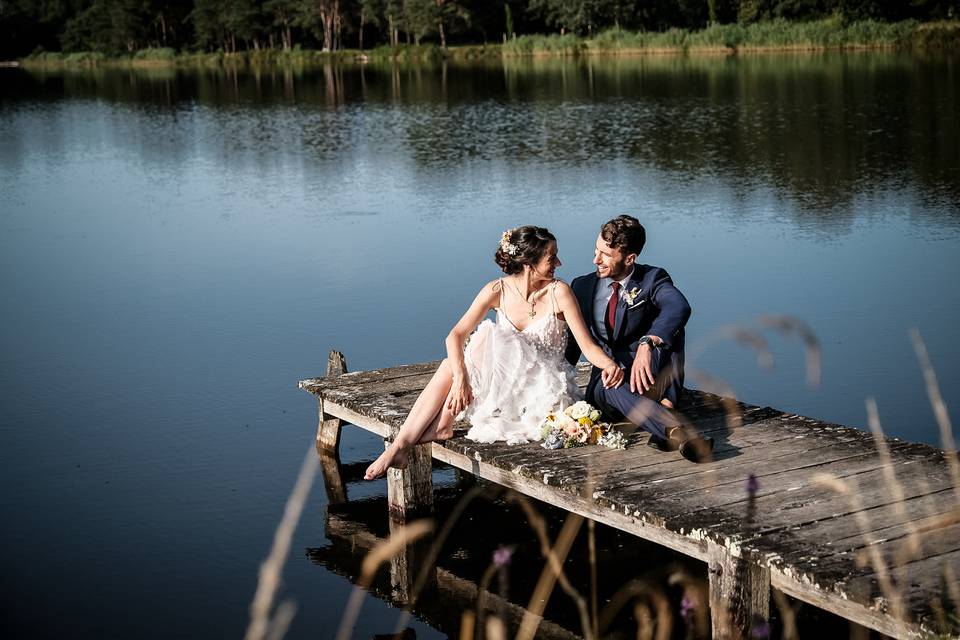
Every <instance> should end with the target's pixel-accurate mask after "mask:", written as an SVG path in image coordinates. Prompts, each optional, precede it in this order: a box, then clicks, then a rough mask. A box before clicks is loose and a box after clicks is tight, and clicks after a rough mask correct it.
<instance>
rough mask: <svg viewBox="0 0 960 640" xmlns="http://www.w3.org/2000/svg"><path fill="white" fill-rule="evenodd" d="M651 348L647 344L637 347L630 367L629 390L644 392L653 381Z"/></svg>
mask: <svg viewBox="0 0 960 640" xmlns="http://www.w3.org/2000/svg"><path fill="white" fill-rule="evenodd" d="M652 365H653V348H652V347H651V346H650V345H649V344H641V345H640V346H639V347H638V348H637V355H636V357H635V358H634V359H633V366H632V367H630V391H633V392H634V393H646V391H647V389H650V388H651V387H652V386H653V383H654V377H653V366H652Z"/></svg>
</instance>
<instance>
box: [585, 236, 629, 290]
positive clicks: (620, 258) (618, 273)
mask: <svg viewBox="0 0 960 640" xmlns="http://www.w3.org/2000/svg"><path fill="white" fill-rule="evenodd" d="M636 259H637V254H635V253H628V254H626V255H624V253H623V251H622V250H621V249H620V248H619V247H611V246H610V245H609V244H607V241H606V240H604V239H603V236H602V235H598V236H597V246H596V248H595V249H594V250H593V264H595V265H596V266H597V276H598V277H600V278H610V279H612V280H620V279H622V278H623V277H624V276H625V275H627V273H628V272H629V271H630V269H632V268H633V262H634V261H635V260H636Z"/></svg>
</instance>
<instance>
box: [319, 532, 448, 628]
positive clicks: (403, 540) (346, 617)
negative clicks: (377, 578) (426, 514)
mask: <svg viewBox="0 0 960 640" xmlns="http://www.w3.org/2000/svg"><path fill="white" fill-rule="evenodd" d="M433 529H434V522H433V520H430V519H423V520H415V521H414V522H411V523H410V524H408V525H405V526H403V527H400V528H399V529H397V530H396V531H394V532H393V534H392V535H391V536H390V537H389V538H387V539H386V540H384V541H383V542H381V543H380V544H378V545H377V546H375V547H374V548H373V549H371V550H370V552H369V553H368V554H367V556H366V557H365V558H364V559H363V565H362V566H361V570H360V577H359V578H357V584H356V585H355V586H354V588H353V591H352V592H351V593H350V599H349V600H348V601H347V607H346V609H345V611H344V614H343V618H341V620H340V630H339V631H338V632H337V640H349V638H350V637H351V633H352V631H353V625H354V623H355V622H356V619H357V615H358V614H359V613H360V607H361V606H362V605H363V595H364V592H365V591H366V589H367V588H368V587H369V586H370V584H371V582H373V576H374V575H376V573H377V569H378V568H379V567H380V565H381V564H383V563H384V562H387V561H389V560H390V558H392V557H393V556H395V555H397V553H399V552H400V551H401V550H403V549H404V547H406V546H407V545H410V544H413V543H414V542H415V541H416V540H418V539H420V538H422V537H423V536H425V535H427V534H428V533H430V532H431V531H433Z"/></svg>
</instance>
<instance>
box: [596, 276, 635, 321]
mask: <svg viewBox="0 0 960 640" xmlns="http://www.w3.org/2000/svg"><path fill="white" fill-rule="evenodd" d="M632 277H633V269H632V268H631V269H630V272H629V273H628V274H627V275H625V276H624V277H623V278H621V279H620V280H616V282H619V283H620V293H619V297H620V299H621V300H623V299H624V297H625V296H626V294H627V283H628V282H630V278H632ZM614 282H615V281H614V280H612V279H611V278H600V279H599V280H598V281H597V288H596V290H595V291H594V292H593V326H594V327H595V328H596V330H597V335H599V336H605V335H607V305H608V304H610V296H611V295H612V293H613V289H611V288H610V287H611V285H612V284H613V283H614Z"/></svg>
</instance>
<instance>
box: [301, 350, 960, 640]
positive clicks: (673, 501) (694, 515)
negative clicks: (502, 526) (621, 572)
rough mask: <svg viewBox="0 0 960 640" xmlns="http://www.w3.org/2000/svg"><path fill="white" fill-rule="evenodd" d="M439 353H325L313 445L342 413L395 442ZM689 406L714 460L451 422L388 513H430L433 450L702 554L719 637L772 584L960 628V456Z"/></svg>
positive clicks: (329, 443)
mask: <svg viewBox="0 0 960 640" xmlns="http://www.w3.org/2000/svg"><path fill="white" fill-rule="evenodd" d="M437 364H438V363H437V362H428V363H423V364H414V365H404V366H400V367H394V368H390V369H380V370H374V371H363V372H356V373H346V365H345V362H344V361H343V357H342V355H340V354H339V353H337V352H331V356H330V362H329V364H328V372H327V375H326V376H324V377H322V378H315V379H310V380H304V381H302V382H301V383H300V387H301V388H303V389H304V390H306V391H309V392H310V393H312V394H314V395H315V396H316V397H317V398H318V401H319V407H320V424H319V427H318V431H317V447H318V451H326V452H332V453H334V454H335V453H336V450H337V447H338V442H339V433H340V428H341V426H342V424H343V422H348V423H351V424H354V425H356V426H359V427H361V428H363V429H366V430H368V431H371V432H373V433H376V434H378V435H380V436H381V437H383V438H384V440H385V441H389V440H390V439H391V438H392V437H393V435H394V434H395V433H396V431H397V429H398V428H399V427H400V425H401V424H402V422H403V419H404V417H405V416H406V414H407V412H408V411H409V409H410V407H411V406H412V404H413V402H414V400H415V399H416V397H417V395H418V394H419V392H420V390H421V389H423V387H424V386H425V385H426V383H427V381H428V380H429V378H430V376H431V375H432V374H433V372H434V370H435V369H436V366H437ZM587 373H588V369H587V368H585V367H581V368H580V370H579V371H578V375H579V382H580V383H581V384H585V382H586V375H587ZM680 409H681V412H682V414H683V416H684V418H685V420H686V421H687V422H688V423H689V424H691V425H693V426H694V427H695V428H696V429H697V430H699V431H700V432H701V433H703V434H709V435H711V436H713V437H714V439H715V441H716V446H715V451H714V458H713V460H712V461H710V462H707V463H703V464H698V465H695V464H692V463H690V462H688V461H686V460H684V459H682V458H681V457H680V456H679V455H678V454H677V453H676V452H661V451H658V450H655V449H652V448H650V447H647V446H645V444H646V440H647V435H646V434H645V433H643V432H638V433H633V434H631V435H629V437H628V439H627V440H628V447H627V450H626V451H615V450H609V449H604V448H601V447H583V448H576V449H567V450H556V451H549V450H546V449H543V448H542V447H540V446H539V444H537V443H531V444H528V445H522V446H508V445H506V444H502V443H496V444H478V443H474V442H471V441H469V440H467V439H466V438H464V437H463V432H462V431H458V432H457V433H456V434H455V437H454V438H452V439H450V440H448V441H446V442H444V443H433V444H432V445H422V446H418V447H416V451H414V453H413V455H412V456H411V460H410V465H409V466H408V468H407V469H405V470H402V471H400V470H394V469H391V470H390V472H389V473H388V476H387V485H388V502H389V508H390V511H391V515H392V516H393V517H394V518H395V519H399V520H402V519H406V518H410V517H412V516H414V515H416V514H420V513H422V512H424V511H429V509H430V508H431V505H432V484H431V483H432V480H431V468H432V460H434V459H435V460H439V461H442V462H445V463H448V464H450V465H453V466H454V467H457V468H459V469H462V470H464V471H467V472H470V473H472V474H474V475H475V476H477V477H479V478H483V479H485V480H488V481H490V482H494V483H497V484H499V485H503V486H505V487H508V488H510V489H513V490H515V491H518V492H520V493H522V494H525V495H528V496H531V497H534V498H536V499H538V500H542V501H544V502H546V503H549V504H551V505H554V506H557V507H560V508H562V509H565V510H567V511H569V512H572V513H576V514H579V515H582V516H585V517H587V518H591V519H593V520H595V521H596V522H601V523H603V524H606V525H609V526H611V527H615V528H617V529H620V530H622V531H625V532H628V533H631V534H633V535H636V536H639V537H641V538H644V539H646V540H650V541H652V542H656V543H658V544H662V545H664V546H666V547H669V548H670V549H673V550H675V551H678V552H680V553H683V554H685V555H687V556H690V557H692V558H695V559H698V560H701V561H703V562H706V563H707V564H708V574H709V582H710V609H711V621H712V626H713V635H714V637H732V636H737V635H738V634H739V633H740V632H741V631H743V629H744V628H745V625H748V624H750V622H749V621H751V620H757V619H766V618H767V617H768V616H769V611H770V589H771V588H772V589H775V590H778V591H780V592H782V593H784V594H787V595H789V596H792V597H794V598H797V599H799V600H801V601H803V602H807V603H810V604H812V605H814V606H816V607H820V608H822V609H824V610H826V611H829V612H832V613H835V614H837V615H839V616H842V617H843V618H846V619H848V620H851V621H853V622H856V623H858V624H861V625H863V626H865V627H868V628H871V629H875V630H877V631H879V632H881V633H883V634H885V635H888V636H892V637H896V638H916V637H929V636H931V635H935V634H943V633H944V632H945V631H949V633H950V634H953V636H954V637H956V635H957V629H956V627H955V626H954V627H953V628H949V627H945V626H944V625H945V621H948V622H947V623H946V624H949V621H950V620H951V619H952V620H953V622H954V624H955V622H956V609H955V608H954V607H955V606H956V604H957V600H958V599H960V598H958V594H957V591H956V590H957V584H958V578H960V486H957V485H956V483H955V482H954V481H953V480H952V479H951V473H956V464H957V462H956V454H950V456H948V455H947V454H945V453H944V452H943V451H941V450H939V449H936V448H933V447H930V446H927V445H922V444H915V443H908V442H903V441H900V440H897V439H892V438H885V439H881V440H879V441H878V440H876V439H875V438H874V437H873V436H872V435H871V434H870V433H866V432H864V431H861V430H858V429H852V428H849V427H843V426H840V425H834V424H827V423H823V422H820V421H817V420H813V419H811V418H806V417H803V416H799V415H794V414H786V413H783V412H780V411H776V410H774V409H771V408H769V407H765V408H761V407H756V406H750V405H746V404H743V403H739V402H736V401H733V400H731V399H729V398H721V397H718V396H715V395H712V394H708V393H703V392H697V391H689V392H688V394H687V396H686V399H685V402H684V404H683V405H682V406H681V408H680ZM951 466H952V467H953V468H951ZM751 476H752V477H753V478H755V482H748V478H750V477H751ZM334 482H335V481H334ZM328 483H329V481H328ZM328 491H333V492H336V491H337V487H336V486H332V487H331V486H328ZM951 612H952V615H951Z"/></svg>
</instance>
